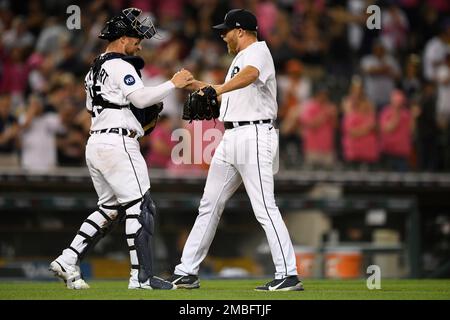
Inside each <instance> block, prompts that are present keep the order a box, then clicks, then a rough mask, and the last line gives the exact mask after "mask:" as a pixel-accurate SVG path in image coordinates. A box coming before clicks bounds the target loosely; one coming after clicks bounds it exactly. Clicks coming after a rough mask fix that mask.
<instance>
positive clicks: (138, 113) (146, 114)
mask: <svg viewBox="0 0 450 320" xmlns="http://www.w3.org/2000/svg"><path fill="white" fill-rule="evenodd" d="M162 110H163V103H162V102H159V103H155V104H154V105H152V106H150V107H147V108H144V109H138V108H136V107H135V106H133V105H131V111H132V112H133V114H134V116H135V117H136V119H137V120H138V121H139V122H140V124H141V125H142V128H143V129H144V136H146V135H148V134H150V133H151V132H152V131H153V129H155V126H156V122H158V118H159V114H160V112H161V111H162Z"/></svg>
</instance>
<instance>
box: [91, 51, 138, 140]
mask: <svg viewBox="0 0 450 320" xmlns="http://www.w3.org/2000/svg"><path fill="white" fill-rule="evenodd" d="M93 83H94V80H93V72H92V70H91V71H89V73H88V74H87V75H86V78H85V89H86V97H87V99H86V108H87V109H88V110H89V111H91V112H93V117H92V124H91V130H101V129H106V128H125V129H130V130H134V131H136V132H137V133H138V135H139V136H143V135H144V130H143V129H142V126H141V124H140V123H139V121H138V120H137V119H136V117H135V116H134V115H133V112H131V110H130V109H129V108H122V109H104V108H102V107H101V106H93V105H92V98H93ZM96 85H97V86H99V87H100V90H99V91H97V94H101V96H102V98H103V99H105V100H106V101H109V102H111V103H114V104H117V105H121V106H126V105H128V104H129V103H130V101H128V100H127V96H128V95H129V94H130V93H132V92H134V91H136V90H138V89H141V88H143V87H144V84H143V82H142V80H141V78H140V77H139V76H138V74H137V72H136V70H135V68H134V67H133V66H132V65H131V64H130V63H128V62H126V61H124V60H122V59H119V58H117V59H111V60H108V61H106V62H105V63H103V65H102V68H101V69H100V72H99V74H98V79H97V83H96Z"/></svg>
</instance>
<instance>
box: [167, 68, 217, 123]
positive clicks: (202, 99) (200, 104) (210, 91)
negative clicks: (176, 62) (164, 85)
mask: <svg viewBox="0 0 450 320" xmlns="http://www.w3.org/2000/svg"><path fill="white" fill-rule="evenodd" d="M171 81H172V82H173V84H174V85H175V87H177V88H186V89H191V90H192V89H195V88H197V90H195V91H194V92H192V93H190V94H189V95H188V97H187V99H186V101H185V103H184V106H183V117H182V119H183V120H189V121H190V122H192V121H193V120H211V119H217V118H218V117H219V113H220V111H219V101H218V100H217V92H216V90H215V89H214V88H213V87H212V86H210V85H205V84H204V83H202V82H200V81H198V80H195V79H194V77H193V75H192V74H191V73H190V72H189V71H188V70H185V69H181V70H180V71H178V72H177V73H175V74H174V75H173V77H172V79H171Z"/></svg>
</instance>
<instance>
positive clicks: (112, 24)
mask: <svg viewBox="0 0 450 320" xmlns="http://www.w3.org/2000/svg"><path fill="white" fill-rule="evenodd" d="M141 12H142V10H141V9H138V8H127V9H124V10H122V12H121V13H120V14H119V15H118V16H115V17H114V18H112V19H111V20H109V21H108V22H106V25H105V27H104V28H103V29H102V31H101V32H100V35H99V36H98V37H99V38H100V39H105V40H109V41H113V40H116V39H119V38H120V37H122V36H128V37H135V38H141V39H144V38H145V39H150V38H151V37H153V36H154V35H155V34H156V28H155V26H154V25H153V22H152V21H151V20H150V18H148V17H147V18H145V19H143V20H138V17H139V15H140V14H141Z"/></svg>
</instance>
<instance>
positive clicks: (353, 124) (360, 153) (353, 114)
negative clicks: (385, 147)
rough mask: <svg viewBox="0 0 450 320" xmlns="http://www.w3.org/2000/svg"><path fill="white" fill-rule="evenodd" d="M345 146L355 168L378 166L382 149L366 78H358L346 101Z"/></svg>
mask: <svg viewBox="0 0 450 320" xmlns="http://www.w3.org/2000/svg"><path fill="white" fill-rule="evenodd" d="M342 110H343V113H344V116H343V119H342V148H343V156H344V159H345V161H346V162H347V163H348V164H349V165H350V167H351V168H355V167H356V168H360V169H361V168H365V167H367V168H372V169H373V168H374V167H375V164H376V162H377V161H378V156H379V151H378V142H377V133H376V124H377V120H376V115H375V107H374V105H373V104H372V103H371V102H370V101H369V99H367V97H366V96H365V94H364V89H363V85H362V82H361V81H360V80H359V79H354V80H353V81H352V85H351V87H350V93H349V95H348V96H347V97H345V98H344V99H343V101H342Z"/></svg>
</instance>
